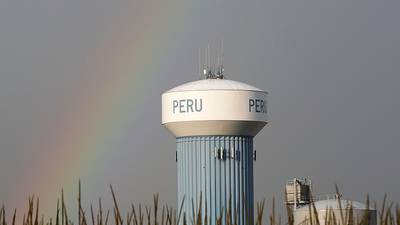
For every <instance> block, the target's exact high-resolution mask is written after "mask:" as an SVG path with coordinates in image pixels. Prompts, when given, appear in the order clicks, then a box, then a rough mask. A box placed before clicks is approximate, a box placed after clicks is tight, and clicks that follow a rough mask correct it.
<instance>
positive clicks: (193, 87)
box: [166, 79, 265, 93]
mask: <svg viewBox="0 0 400 225" xmlns="http://www.w3.org/2000/svg"><path fill="white" fill-rule="evenodd" d="M207 90H238V91H240V90H243V91H259V92H265V91H263V90H261V89H258V88H256V87H254V86H251V85H248V84H245V83H242V82H238V81H233V80H226V79H204V80H197V81H192V82H188V83H185V84H182V85H179V86H178V87H175V88H172V89H170V90H168V91H167V92H166V93H169V92H182V91H207Z"/></svg>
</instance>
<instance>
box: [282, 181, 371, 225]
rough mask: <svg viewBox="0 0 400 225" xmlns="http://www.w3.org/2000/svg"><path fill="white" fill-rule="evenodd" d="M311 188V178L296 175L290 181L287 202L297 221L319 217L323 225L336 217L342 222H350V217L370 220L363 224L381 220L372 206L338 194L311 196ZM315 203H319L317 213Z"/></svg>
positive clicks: (304, 223) (299, 223) (304, 224)
mask: <svg viewBox="0 0 400 225" xmlns="http://www.w3.org/2000/svg"><path fill="white" fill-rule="evenodd" d="M311 192H312V187H311V181H310V180H307V179H297V178H294V179H293V180H290V181H288V182H287V183H286V201H285V202H286V204H287V205H288V206H290V207H291V208H292V211H293V220H294V225H307V224H316V218H317V217H318V221H319V223H320V224H321V225H324V224H333V222H332V221H333V220H334V219H336V222H337V223H338V224H350V221H353V222H354V224H358V223H359V222H360V221H361V220H363V219H364V221H366V222H364V223H363V224H366V223H367V222H368V224H370V225H376V224H377V212H376V209H374V208H372V207H371V206H366V205H365V204H362V203H360V202H356V201H350V200H344V199H342V198H341V196H337V195H324V196H319V197H315V196H312V197H311ZM339 203H340V204H339ZM312 204H314V206H315V210H316V213H314V209H313V208H314V207H313V205H312ZM342 216H343V219H342ZM310 218H312V220H313V223H311V221H310ZM328 221H331V223H329V222H328Z"/></svg>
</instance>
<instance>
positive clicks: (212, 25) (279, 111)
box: [0, 0, 400, 207]
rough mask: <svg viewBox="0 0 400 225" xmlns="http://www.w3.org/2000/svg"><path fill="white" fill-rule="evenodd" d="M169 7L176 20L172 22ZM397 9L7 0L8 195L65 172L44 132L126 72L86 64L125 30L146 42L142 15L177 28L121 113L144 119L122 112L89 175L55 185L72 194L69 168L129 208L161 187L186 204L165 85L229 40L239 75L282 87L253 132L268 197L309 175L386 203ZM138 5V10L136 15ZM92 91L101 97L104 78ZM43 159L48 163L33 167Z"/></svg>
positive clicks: (393, 134) (3, 83) (2, 23)
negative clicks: (49, 151) (201, 52)
mask: <svg viewBox="0 0 400 225" xmlns="http://www.w3.org/2000/svg"><path fill="white" fill-rule="evenodd" d="M149 5H150V6H149ZM141 11H144V14H143V21H141V20H140V18H142V16H141V15H139V14H140V13H143V12H141ZM159 11H161V12H162V13H163V15H164V16H165V17H166V18H170V17H168V16H171V17H174V18H175V19H171V20H170V21H161V19H160V18H161V17H160V18H157V13H158V12H159ZM399 11H400V1H397V0H381V1H373V0H296V1H293V0H263V1H261V0H260V1H229V0H225V1H222V0H216V1H201V2H200V1H193V2H189V1H178V0H173V1H170V2H169V4H166V3H165V2H164V1H162V0H152V1H151V2H150V3H144V1H143V2H138V1H134V0H131V1H128V0H115V1H108V0H84V1H82V0H68V1H66V0H64V1H61V0H56V1H54V0H37V1H27V0H3V1H1V2H0V180H1V185H0V201H4V202H6V203H8V204H10V205H11V206H14V205H17V204H18V203H14V200H13V197H10V196H16V195H22V196H25V195H27V194H28V193H20V194H19V193H16V192H17V190H20V191H22V192H30V191H31V189H30V187H29V185H26V184H31V183H34V181H21V180H29V179H28V178H27V176H31V177H32V176H35V177H40V174H33V173H34V172H31V173H32V174H30V173H29V171H31V170H32V171H42V170H46V171H48V170H54V171H56V172H55V173H57V171H58V169H56V168H52V167H50V168H46V166H45V165H46V163H47V162H48V161H52V160H55V158H52V157H57V155H58V153H57V151H56V149H55V153H54V155H53V156H50V157H49V158H46V155H44V152H40V151H41V150H40V149H39V150H38V149H34V148H33V147H32V145H33V143H35V142H37V140H38V139H40V140H42V139H46V138H43V137H42V136H43V135H47V134H48V133H46V132H45V130H46V129H48V128H49V127H53V126H55V125H54V123H56V121H57V119H58V118H60V117H59V116H58V115H60V114H62V113H64V111H65V110H72V111H77V112H79V109H76V108H74V107H78V106H79V104H78V101H79V100H77V99H79V93H84V92H81V91H79V90H81V89H82V83H81V81H82V80H85V81H89V82H91V81H93V82H94V83H95V82H99V83H101V81H104V80H107V79H105V77H112V76H115V74H114V73H112V72H111V71H113V69H116V70H117V69H118V68H117V67H118V66H121V65H120V64H111V65H110V68H111V69H110V71H109V72H103V73H96V72H95V71H94V70H89V72H87V73H83V72H82V71H83V70H82V67H83V64H85V63H84V62H85V61H86V60H88V58H89V60H90V57H91V55H92V54H93V52H94V51H95V50H96V49H98V48H101V47H99V46H102V43H107V42H112V41H113V40H111V39H110V38H109V36H112V35H113V32H114V31H115V30H117V31H115V32H121V29H122V30H124V28H126V29H129V31H127V34H125V36H124V34H120V36H121V37H119V38H117V39H116V40H114V41H118V42H120V43H119V46H125V45H129V43H136V40H134V39H135V37H138V36H140V33H141V32H142V30H143V29H144V28H145V27H146V22H144V21H147V20H152V19H153V20H154V21H153V22H152V23H151V24H150V25H151V26H150V27H149V29H154V30H156V31H157V29H165V30H162V33H163V34H165V36H166V37H168V40H163V36H161V39H156V38H155V39H149V40H148V42H147V43H148V44H149V43H150V44H149V45H153V44H154V46H161V47H162V48H161V50H159V51H155V50H149V51H148V53H149V54H152V53H154V52H157V53H159V55H157V56H154V57H155V58H156V57H157V60H154V62H153V63H151V64H149V65H148V67H149V71H151V72H149V73H148V74H146V73H144V74H143V75H140V74H132V76H144V78H143V79H147V82H148V83H147V84H145V88H143V89H142V90H141V91H140V92H138V91H134V90H132V92H131V93H133V94H134V95H135V96H134V97H135V98H138V99H139V100H137V101H132V102H129V101H126V104H128V105H127V106H124V107H121V109H116V110H118V111H122V110H124V109H126V110H130V111H128V113H132V118H130V117H124V118H121V119H120V121H119V122H120V123H123V124H124V126H120V127H121V128H120V129H118V127H119V126H116V127H117V128H116V129H115V130H114V132H113V133H112V137H107V138H105V140H104V146H110V149H109V151H106V152H105V153H104V152H103V153H98V154H94V153H93V154H94V155H96V156H95V158H96V159H93V162H88V163H87V164H88V166H87V167H85V169H82V170H81V173H77V174H73V175H71V174H66V173H60V174H56V175H54V176H58V177H59V179H58V180H55V181H54V180H53V181H50V180H49V181H47V178H46V177H45V176H44V177H42V178H41V180H40V182H43V183H45V184H47V182H48V183H49V189H51V188H53V187H59V186H67V190H66V192H67V194H69V195H70V196H74V195H75V194H76V190H75V189H73V188H71V187H69V186H68V185H70V184H69V183H66V184H64V183H63V182H59V181H60V180H63V179H62V176H68V177H69V178H68V179H72V180H75V181H76V182H77V180H78V179H79V178H81V179H82V181H83V183H84V185H83V187H84V192H85V198H86V199H87V200H88V201H89V200H92V201H96V198H97V197H98V196H108V184H109V183H112V184H113V185H114V186H115V188H116V189H117V192H118V195H119V196H120V198H121V204H123V205H124V204H125V205H126V204H128V203H129V201H140V202H145V201H149V200H150V197H151V195H152V193H155V192H159V193H160V194H161V198H162V199H164V200H165V202H167V203H170V204H175V198H176V193H175V192H176V174H175V172H176V167H175V161H174V157H175V150H174V149H175V141H174V138H173V137H172V135H170V134H169V133H168V132H167V131H166V130H165V129H164V128H163V127H162V126H161V125H160V95H161V93H162V92H163V91H165V90H167V89H169V88H172V87H174V86H176V85H178V84H181V83H184V82H187V81H191V80H195V79H198V75H197V74H196V72H197V49H198V48H201V47H205V46H206V45H207V44H208V43H209V42H210V41H214V42H217V41H218V40H220V39H223V40H224V47H225V57H224V62H225V63H224V64H225V68H226V73H227V77H228V78H229V79H233V80H238V81H243V82H246V83H249V84H252V85H254V86H256V87H258V88H261V89H265V90H267V91H268V92H269V93H270V95H269V110H270V119H271V123H270V124H269V125H268V126H267V127H266V128H264V130H263V131H262V132H261V133H260V134H259V135H258V136H257V137H256V138H255V148H256V149H257V152H258V159H257V162H256V163H255V191H256V193H255V197H256V199H257V200H261V198H263V197H266V198H267V199H271V198H272V196H276V197H277V198H278V199H279V202H281V196H282V191H283V185H284V183H285V181H286V180H287V179H289V178H291V177H294V176H299V177H308V178H311V179H312V180H313V183H314V185H315V186H314V188H315V189H316V192H317V193H321V194H324V193H331V192H333V191H334V184H335V183H337V184H339V186H340V187H341V190H342V192H343V194H344V196H346V197H348V198H351V199H354V200H359V201H362V200H363V199H364V196H365V194H366V193H370V194H371V195H372V197H373V199H375V200H381V199H382V197H383V194H384V193H385V192H387V193H388V194H389V198H390V199H391V200H393V201H394V202H400V193H399V192H398V189H399V187H400V181H399V179H398V177H399V175H398V173H399V171H400V163H399V162H398V161H399V159H400V151H399V150H400V149H399V140H400V132H399V127H400V119H399V115H400V97H399V96H400V89H399V86H400V29H399V21H400V14H399ZM147 12H148V13H147ZM152 13H153V14H154V15H152ZM130 14H136V15H138V16H136V17H135V16H133V17H132V18H135V19H136V20H124V18H125V17H128V18H131V17H129V16H126V15H130ZM175 14H176V16H175ZM146 16H148V17H149V18H147V17H146ZM138 18H139V20H137V19H138ZM157 19H160V21H157ZM157 23H160V24H162V25H160V26H157ZM121 24H122V25H121ZM115 27H119V28H118V29H114V28H115ZM121 27H122V28H121ZM169 28H171V29H169ZM172 28H173V29H172ZM160 32H161V31H160ZM122 33H123V32H122ZM129 34H130V35H129ZM132 34H137V36H135V35H132ZM116 35H117V36H118V35H119V34H116ZM109 39H110V40H109ZM132 41H133V42H132ZM153 42H154V43H153ZM137 43H140V40H137ZM145 47H146V46H145ZM145 47H143V48H141V49H142V50H143V51H145V52H146V48H145ZM119 50H120V49H119V48H116V49H115V52H114V53H115V54H118V51H119ZM103 52H104V51H103ZM137 56H138V57H139V56H140V55H137ZM149 57H152V56H151V55H150V56H149ZM111 58H112V57H111ZM128 63H129V62H128ZM124 64H126V63H125V62H124ZM122 66H127V65H122ZM153 68H157V69H156V70H153ZM90 71H91V72H90ZM133 71H135V70H133ZM145 76H148V78H146V77H145ZM94 87H96V85H94ZM134 88H137V87H134ZM90 90H92V91H94V93H93V95H94V96H96V88H91V89H90ZM99 92H100V90H99ZM77 93H78V94H77ZM66 105H68V107H69V108H67V107H66ZM110 105H111V104H110ZM117 107H118V106H117ZM125 107H126V108H125ZM69 122H71V121H69ZM67 123H68V121H67ZM61 129H62V128H61ZM72 129H73V128H72ZM76 129H78V128H76ZM39 131H40V132H39ZM76 132H78V130H77V131H76ZM50 138H51V137H50V136H49V139H50ZM83 138H89V137H83ZM49 141H51V140H49ZM76 160H79V157H78V158H77V159H76ZM33 161H34V162H36V163H32V162H33ZM42 161H43V168H44V169H37V168H31V163H32V167H34V166H35V165H36V166H37V165H42V164H41V163H40V162H42ZM37 162H39V164H37ZM56 162H57V161H56ZM39 167H40V166H39ZM65 170H68V168H66V169H65ZM26 174H30V175H26ZM71 176H72V178H71ZM49 179H51V177H49ZM54 182H55V183H57V184H56V185H54V184H52V183H54ZM52 185H53V186H52ZM20 186H24V187H22V188H21V187H20ZM32 192H33V190H32ZM39 193H40V192H39ZM74 198H75V197H70V200H69V201H71V202H72V201H73V200H74ZM107 199H108V200H110V199H109V198H107ZM55 202H56V199H54V203H55ZM44 204H46V203H44ZM44 207H46V206H44Z"/></svg>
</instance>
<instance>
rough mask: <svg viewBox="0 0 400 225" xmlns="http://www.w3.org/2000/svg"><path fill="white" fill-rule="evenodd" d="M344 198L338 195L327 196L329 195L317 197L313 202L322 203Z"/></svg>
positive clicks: (314, 197)
mask: <svg viewBox="0 0 400 225" xmlns="http://www.w3.org/2000/svg"><path fill="white" fill-rule="evenodd" d="M339 197H340V198H342V196H341V195H340V196H339V195H337V194H327V195H317V196H313V201H314V202H315V201H321V200H336V199H338V198H339Z"/></svg>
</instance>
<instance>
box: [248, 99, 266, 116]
mask: <svg viewBox="0 0 400 225" xmlns="http://www.w3.org/2000/svg"><path fill="white" fill-rule="evenodd" d="M249 112H256V113H267V106H266V104H265V100H263V99H249Z"/></svg>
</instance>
